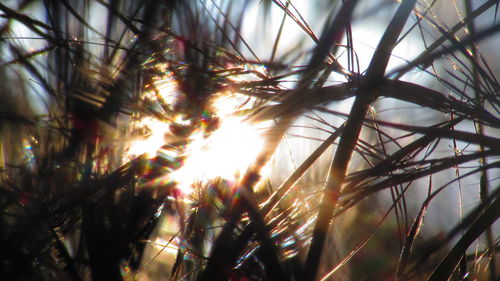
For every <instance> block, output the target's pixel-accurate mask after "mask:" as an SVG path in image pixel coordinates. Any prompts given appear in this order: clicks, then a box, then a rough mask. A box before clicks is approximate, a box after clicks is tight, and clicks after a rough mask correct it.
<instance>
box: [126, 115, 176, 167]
mask: <svg viewBox="0 0 500 281" xmlns="http://www.w3.org/2000/svg"><path fill="white" fill-rule="evenodd" d="M137 127H138V128H142V129H146V130H147V131H149V133H148V134H147V135H146V137H145V138H143V139H138V140H135V141H133V142H132V144H131V145H130V147H129V149H128V152H127V153H126V156H125V158H128V159H131V158H133V157H135V156H139V155H142V154H147V155H148V157H154V156H156V153H157V151H158V150H159V149H160V147H162V146H163V145H164V144H165V134H167V133H168V132H169V131H170V130H169V126H168V124H167V123H165V122H163V121H160V120H158V119H156V118H152V117H145V118H143V119H141V121H140V122H139V124H138V126H137Z"/></svg>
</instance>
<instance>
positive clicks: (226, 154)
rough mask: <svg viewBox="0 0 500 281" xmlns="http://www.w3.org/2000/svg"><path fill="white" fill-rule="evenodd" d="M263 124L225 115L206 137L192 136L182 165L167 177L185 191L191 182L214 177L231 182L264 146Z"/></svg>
mask: <svg viewBox="0 0 500 281" xmlns="http://www.w3.org/2000/svg"><path fill="white" fill-rule="evenodd" d="M261 129H262V125H260V126H257V125H252V124H250V123H247V122H245V120H244V118H243V117H240V116H226V117H223V118H222V120H221V124H220V127H219V128H218V129H217V130H216V131H215V132H213V133H212V134H211V135H210V136H209V137H207V138H205V137H204V136H203V134H202V133H201V132H199V133H197V134H195V135H194V136H193V139H192V140H191V143H190V144H189V146H188V150H187V155H188V157H187V158H186V160H185V162H184V164H183V166H182V167H181V168H180V169H179V170H177V171H175V172H173V173H172V174H171V175H170V177H171V178H173V179H174V180H175V181H176V182H178V184H179V188H180V189H181V190H182V191H184V192H188V193H189V192H190V189H191V185H192V184H194V183H204V182H207V181H209V180H211V179H214V178H218V177H220V178H223V179H226V180H234V179H236V178H238V177H239V175H240V174H242V173H244V172H245V171H246V169H247V168H248V167H249V166H250V165H251V164H252V163H253V161H254V160H255V157H256V156H257V154H258V153H259V152H260V150H261V149H262V146H263V144H264V141H263V138H262V135H261V131H262V130H261Z"/></svg>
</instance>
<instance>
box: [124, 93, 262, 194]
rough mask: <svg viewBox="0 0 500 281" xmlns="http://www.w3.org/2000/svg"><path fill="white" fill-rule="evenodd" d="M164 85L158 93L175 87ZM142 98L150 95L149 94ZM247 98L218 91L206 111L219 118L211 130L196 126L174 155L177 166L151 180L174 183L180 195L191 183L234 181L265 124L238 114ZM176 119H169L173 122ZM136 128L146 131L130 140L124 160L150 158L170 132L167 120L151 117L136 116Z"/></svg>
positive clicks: (248, 105) (251, 158)
mask: <svg viewBox="0 0 500 281" xmlns="http://www.w3.org/2000/svg"><path fill="white" fill-rule="evenodd" d="M169 85H170V86H169V87H165V88H164V91H168V92H169V93H161V96H162V97H164V96H171V95H172V94H171V91H174V90H175V87H172V86H171V85H172V83H169ZM146 98H151V97H150V95H149V96H146ZM251 106H252V102H249V98H248V97H247V96H245V95H242V94H237V93H220V94H217V95H215V96H214V98H213V99H212V102H211V103H210V106H209V107H210V109H209V110H210V111H211V112H213V114H214V116H215V117H216V118H217V119H218V120H219V122H218V123H219V124H218V126H217V128H216V129H215V130H214V131H211V132H207V131H206V128H204V127H203V126H200V128H199V129H197V130H195V131H194V132H193V133H192V134H191V135H190V136H189V137H188V142H187V145H185V147H183V148H182V152H179V154H178V155H174V156H173V158H175V157H177V158H179V159H182V161H181V162H180V163H179V168H178V169H176V170H173V171H171V170H170V171H169V172H168V173H167V174H165V175H164V176H162V177H163V178H162V179H161V180H156V181H155V182H159V183H161V182H175V183H176V185H177V188H178V189H179V190H180V191H181V192H182V194H184V195H189V194H191V192H192V190H193V188H194V186H199V185H203V184H204V183H208V182H210V181H211V180H213V179H216V178H222V179H224V180H226V181H231V182H236V181H237V180H238V178H239V177H240V176H241V175H242V174H244V173H245V172H246V170H247V169H248V168H249V167H250V165H252V164H253V163H254V161H255V158H256V157H257V155H258V154H259V153H260V151H261V150H262V148H263V145H264V138H263V132H264V131H265V128H266V126H269V124H267V123H258V124H254V123H250V122H249V121H248V120H247V118H245V116H242V115H241V114H240V113H241V112H243V111H244V110H246V109H250V108H251ZM177 119H179V118H172V120H173V122H177V121H179V120H177ZM136 127H137V128H142V129H143V131H146V132H147V133H146V135H145V137H142V138H139V139H136V140H134V141H133V142H132V143H131V145H130V146H129V149H128V152H127V154H126V157H127V159H132V158H133V157H137V156H139V155H146V157H148V158H150V159H152V158H154V157H156V156H158V155H159V154H158V152H159V151H161V150H162V147H164V146H165V145H168V139H169V136H170V135H172V134H173V133H172V132H171V131H170V126H169V124H168V123H167V122H164V121H162V120H159V119H156V118H154V117H145V118H142V119H140V120H139V121H138V122H137V124H136Z"/></svg>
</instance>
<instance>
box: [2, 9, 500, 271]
mask: <svg viewBox="0 0 500 281" xmlns="http://www.w3.org/2000/svg"><path fill="white" fill-rule="evenodd" d="M298 2H300V1H288V0H266V1H264V0H263V1H256V0H255V1H251V0H239V1H210V0H200V1H195V0H193V1H190V0H161V1H157V0H141V1H132V0H130V1H127V0H107V1H106V0H82V1H80V0H53V1H50V0H44V1H42V0H18V1H2V2H1V3H0V79H1V81H2V82H1V83H0V89H1V90H0V97H1V98H0V280H74V281H76V280H109V281H110V280H136V279H138V280H157V279H158V280H200V281H201V280H207V281H213V280H304V281H306V280H448V279H450V278H451V279H452V280H490V281H494V280H497V278H498V274H499V273H498V269H497V267H498V266H499V262H498V257H496V256H497V253H498V252H497V250H498V247H499V245H498V243H499V235H498V229H499V228H498V224H495V222H496V220H497V219H498V218H499V216H500V188H499V186H498V185H499V181H498V178H496V177H498V175H500V173H499V168H500V158H499V156H500V137H499V132H500V130H499V129H500V84H499V83H498V80H497V76H498V66H499V64H498V62H500V61H499V60H498V55H495V54H493V55H492V56H490V57H486V56H485V55H484V54H483V53H482V52H481V49H480V46H481V44H482V43H483V42H488V41H489V40H494V39H498V36H496V34H497V32H498V31H499V30H500V23H498V22H497V20H496V13H497V9H498V6H499V3H498V1H495V0H487V1H462V2H461V1H448V0H435V1H423V0H422V1H420V0H419V1H417V0H402V1H377V3H378V4H380V5H381V6H382V7H385V9H387V13H388V14H389V15H390V17H389V18H388V20H387V22H383V23H377V22H374V23H373V24H381V25H383V26H384V30H383V32H382V34H381V37H380V39H378V41H377V42H376V43H375V49H374V51H373V55H372V56H371V57H370V58H369V61H368V64H367V65H368V66H367V68H366V69H360V66H359V61H358V58H359V55H360V54H358V53H357V52H356V46H357V45H356V44H355V42H353V38H355V37H356V34H355V32H356V29H355V28H354V25H355V24H356V23H357V22H358V21H359V20H360V18H361V17H368V18H369V15H370V13H371V12H372V11H369V12H368V13H367V12H360V10H361V8H360V7H366V6H367V5H368V4H369V2H370V1H361V0H359V1H358V0H344V1H340V0H330V1H326V0H325V1H319V0H318V1H310V2H311V3H310V4H308V5H310V6H311V7H315V6H317V7H318V9H319V10H321V9H322V10H323V13H326V12H324V11H328V13H326V20H324V22H323V23H322V26H320V28H316V29H318V30H319V31H316V32H315V31H313V29H312V28H311V26H310V25H309V23H308V22H307V21H306V20H305V19H304V17H303V16H302V15H301V13H300V9H298V8H297V7H296V6H295V5H297V3H298ZM443 2H444V5H449V6H450V7H451V6H453V5H456V7H457V11H459V12H460V13H459V14H460V19H459V20H458V21H456V22H454V23H452V26H451V27H450V26H447V25H445V24H444V23H443V21H441V20H440V18H439V15H438V14H436V13H435V6H438V5H443ZM459 2H460V3H459ZM372 3H373V2H372ZM256 6H258V9H260V11H261V12H263V15H264V16H263V17H262V18H259V19H258V24H262V25H266V24H269V21H270V20H273V22H274V21H275V22H278V24H279V23H280V25H279V26H278V31H277V33H271V32H269V34H264V35H263V36H264V37H266V38H268V39H269V38H271V37H272V38H274V39H273V40H272V46H271V47H270V48H269V49H268V52H267V53H266V54H263V55H262V54H260V52H259V51H257V50H253V49H252V46H255V44H253V43H252V41H251V40H250V39H249V38H245V36H243V30H244V28H243V27H244V26H246V25H248V21H250V22H251V21H254V20H256V19H248V14H250V11H251V10H252V9H253V8H254V7H256ZM370 7H371V9H376V7H375V6H370ZM276 11H278V13H276ZM317 12H318V13H319V12H320V11H317ZM276 15H279V19H278V20H276V19H275V18H274V17H276ZM320 18H321V17H318V19H320ZM485 18H486V19H485ZM374 21H375V19H374ZM479 21H481V23H483V24H481V25H479V24H478V22H479ZM485 22H486V24H484V23H485ZM314 24H315V25H317V23H314ZM287 25H293V26H295V27H296V28H297V29H299V30H301V32H302V34H303V35H304V38H305V39H304V40H302V41H299V42H296V45H295V46H283V44H280V42H281V41H283V37H286V36H288V34H284V30H285V29H286V27H287ZM264 29H265V28H264ZM255 32H256V33H259V32H262V31H261V30H260V29H259V27H257V29H256V30H255ZM316 34H318V35H316ZM415 34H419V36H420V37H418V36H417V37H415V36H414V35H415ZM495 36H496V37H495ZM410 37H412V38H413V39H411V40H416V41H418V44H421V45H423V46H425V47H424V48H423V51H422V52H421V53H420V54H419V55H417V56H415V57H412V58H405V59H407V61H406V62H405V63H403V64H400V66H398V67H395V68H391V69H390V68H389V67H388V65H389V61H390V60H393V59H394V50H395V48H396V47H397V46H398V45H399V44H400V43H401V42H404V41H405V40H410V39H409V38H410ZM415 38H417V39H415ZM304 42H312V45H311V46H312V47H310V48H309V47H304V45H305V43H304ZM415 44H417V43H415ZM283 50H285V51H283ZM258 54H259V55H258ZM346 58H347V59H346ZM259 67H260V68H261V69H264V70H263V71H260V70H259V71H257V70H255V69H257V68H259ZM495 70H496V71H497V72H495ZM167 72H168V73H169V75H170V76H171V79H173V80H175V82H176V85H177V87H178V91H179V92H180V93H182V98H180V99H179V100H177V101H175V102H174V103H173V104H166V103H164V102H162V100H161V99H151V100H145V99H144V98H143V97H144V93H145V92H152V93H155V91H156V92H157V89H155V85H156V84H155V83H156V81H157V80H158V78H159V77H164V76H165V74H166V73H167ZM415 73H417V74H419V73H420V74H422V75H426V77H430V78H429V79H430V80H432V81H433V84H432V85H433V86H432V87H431V86H427V85H424V84H420V83H417V82H418V81H413V83H412V82H408V79H405V77H408V75H412V74H415ZM247 76H252V77H253V78H252V79H249V80H248V81H245V80H244V79H240V78H241V77H247ZM237 77H238V79H236V78H237ZM224 92H238V93H239V94H242V95H245V96H247V97H248V99H249V100H251V101H252V104H253V106H252V108H250V109H248V110H245V111H244V112H242V114H246V116H247V120H248V122H254V123H258V122H263V121H269V120H271V123H270V124H272V125H270V126H269V127H268V128H267V129H266V132H265V134H264V137H265V140H264V141H265V145H264V147H263V149H262V151H261V153H260V154H259V155H256V156H255V161H254V163H253V164H251V165H250V167H249V168H248V170H247V171H246V172H245V173H244V174H242V175H241V176H240V177H239V179H238V181H237V182H236V183H235V184H233V186H231V187H228V184H227V182H226V181H225V180H223V179H220V178H219V179H214V180H213V181H211V182H209V183H206V184H204V185H203V186H199V187H198V188H197V189H196V191H195V192H194V194H195V195H193V196H192V197H191V199H190V200H191V201H189V202H187V203H186V202H185V201H186V200H184V201H183V200H182V198H181V197H180V195H179V189H178V188H177V187H176V182H174V181H162V180H159V181H156V180H157V179H164V178H165V177H168V173H170V172H173V171H175V170H176V169H178V168H179V166H180V165H182V159H180V158H181V157H178V158H168V157H165V156H164V155H162V154H160V153H158V154H157V155H156V156H155V157H151V158H150V157H147V156H145V155H139V156H137V157H130V158H127V157H124V155H125V154H126V149H127V147H128V144H129V142H130V140H132V139H133V138H136V137H137V135H141V134H147V132H143V131H140V130H133V124H134V122H135V121H137V120H139V119H140V118H144V117H148V116H150V117H154V118H157V119H159V120H162V121H164V122H165V123H166V124H167V125H169V126H170V131H171V134H172V136H173V139H174V140H172V141H170V142H169V143H165V147H166V148H168V149H170V150H172V151H175V152H176V153H178V155H182V153H183V149H185V147H186V145H188V143H189V139H190V138H189V137H190V136H191V135H192V134H193V133H194V132H197V131H199V130H200V128H203V129H204V130H205V134H207V135H210V133H211V132H212V131H213V130H216V129H217V124H218V122H219V121H221V120H217V117H216V116H217V115H216V112H213V107H211V100H212V99H213V97H214V95H216V94H218V93H224ZM340 103H343V104H349V110H347V111H342V110H338V108H336V107H335V105H338V104H340ZM384 105H388V106H384ZM391 105H396V106H395V107H394V108H391ZM397 106H405V107H407V108H409V109H407V110H403V111H398V110H397V108H396V107H397ZM379 107H380V108H386V109H387V108H389V109H388V110H389V111H390V110H394V112H393V113H392V115H391V117H390V118H383V117H382V116H383V114H382V110H378V109H377V108H379ZM377 111H380V112H377ZM415 112H420V113H422V112H423V113H422V114H424V115H425V116H427V118H422V120H426V121H425V122H426V123H425V124H416V123H415V122H412V121H413V120H412V119H415V120H416V119H418V117H417V116H415V115H418V114H420V113H418V114H417V113H415ZM405 114H406V115H405ZM179 116H182V118H183V120H184V121H186V120H187V121H188V122H179V121H178V120H179V118H178V117H179ZM305 119H306V120H309V122H312V123H313V124H316V125H311V126H310V128H309V129H312V131H313V132H316V134H313V133H311V134H310V135H309V136H302V137H303V139H302V141H303V142H315V143H318V141H319V145H318V146H317V147H315V149H314V150H313V151H312V152H311V153H309V154H308V155H306V157H304V159H305V160H304V161H303V162H301V163H297V165H295V167H294V169H293V170H292V171H291V172H290V173H289V174H287V173H288V171H286V169H283V170H282V171H280V169H279V168H278V169H274V170H273V173H276V177H274V178H275V179H276V178H278V179H281V182H278V183H276V180H271V179H265V178H264V177H265V176H264V175H263V173H262V169H263V167H264V166H266V165H267V164H269V163H270V162H272V161H273V157H276V155H275V152H276V151H277V150H279V147H281V146H282V145H283V143H284V142H286V140H287V139H288V138H290V137H292V134H291V133H290V132H291V131H290V130H292V129H293V128H297V127H300V125H299V123H300V122H301V121H300V120H305ZM332 120H334V121H332ZM172 136H171V137H172ZM318 136H319V137H318ZM323 136H326V137H323ZM445 148H449V149H445ZM291 153H294V151H293V149H292V151H291ZM235 157H237V155H236V156H235ZM320 158H321V159H323V160H324V159H326V158H328V160H327V161H323V162H321V161H319V160H318V159H320ZM315 163H323V164H321V165H320V167H318V165H319V164H315ZM325 163H326V164H325ZM311 170H314V172H311ZM272 177H273V176H272V175H271V176H269V178H272ZM266 181H267V183H266V184H263V182H266ZM151 183H154V184H151ZM257 185H260V186H261V185H265V187H264V188H260V189H259V188H257ZM417 189H418V190H419V191H420V193H419V194H425V195H424V198H423V200H417V198H416V197H414V196H415V194H417V193H416V192H414V190H417ZM450 189H453V190H460V191H461V190H462V189H468V190H473V191H474V192H475V193H474V194H477V196H476V199H475V200H472V201H468V202H473V203H470V204H469V205H466V206H462V205H463V204H462V202H458V203H457V202H456V201H457V199H456V198H448V199H445V200H443V199H442V196H441V199H440V200H439V202H436V201H438V200H437V198H439V197H440V195H441V194H442V193H443V192H446V191H447V190H450ZM412 192H413V193H412ZM381 194H385V195H384V196H381ZM468 194H470V193H468ZM381 198H386V199H387V198H389V202H390V203H389V204H387V203H384V202H387V200H385V201H384V200H383V199H381ZM443 201H444V203H443ZM435 202H436V203H435ZM433 204H444V205H446V204H448V205H449V206H450V207H449V208H456V209H460V212H461V215H460V219H459V220H456V221H453V220H451V221H450V225H449V226H447V227H446V228H443V230H442V231H440V232H437V234H436V232H434V233H432V231H430V232H428V233H427V235H424V234H425V232H424V231H422V229H423V228H424V227H425V226H426V225H427V224H426V222H427V220H429V217H432V216H437V217H439V216H440V213H439V212H427V211H428V210H429V209H430V208H431V206H432V205H433ZM462 207H463V208H462ZM462 209H463V210H462ZM380 210H383V211H380ZM166 217H168V218H174V219H176V220H177V224H176V225H177V226H178V232H177V233H174V234H172V235H171V237H167V238H168V239H170V240H171V241H169V243H172V244H173V243H174V242H175V243H176V247H175V249H176V255H175V258H174V259H172V260H169V261H168V262H164V263H159V266H155V267H154V268H156V269H157V270H158V272H156V273H155V272H152V271H153V270H152V268H153V264H154V262H155V259H160V254H159V253H157V252H158V247H154V241H155V239H156V238H157V237H158V236H159V235H160V231H159V228H161V222H162V221H165V218H166ZM429 233H431V234H429ZM168 239H167V240H168ZM166 246H167V245H165V246H164V247H163V249H164V248H165V247H166ZM160 248H161V247H160ZM155 249H156V250H155ZM163 249H160V250H159V251H160V252H161V251H162V250H163ZM158 268H159V269H158ZM162 268H163V269H162Z"/></svg>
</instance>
